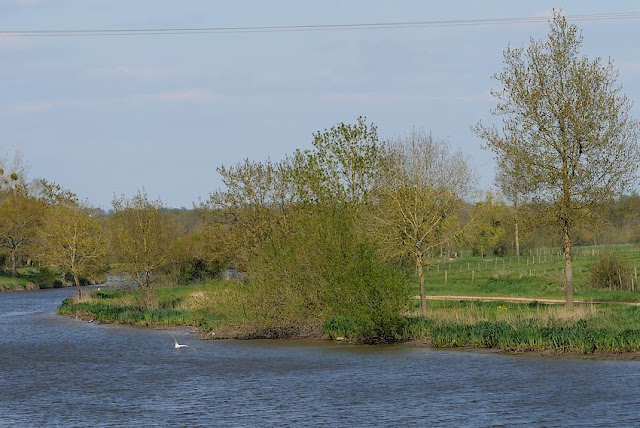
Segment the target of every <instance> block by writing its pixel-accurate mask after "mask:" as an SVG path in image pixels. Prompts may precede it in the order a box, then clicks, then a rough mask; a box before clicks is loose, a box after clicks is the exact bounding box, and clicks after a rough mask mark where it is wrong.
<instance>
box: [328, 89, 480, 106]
mask: <svg viewBox="0 0 640 428" xmlns="http://www.w3.org/2000/svg"><path fill="white" fill-rule="evenodd" d="M491 100H492V98H491V95H490V94H489V93H488V92H487V93H480V94H469V95H413V94H398V93H379V92H335V93H329V94H323V95H320V96H319V101H321V102H328V103H335V104H340V105H352V106H363V105H364V106H367V105H369V106H370V105H377V106H384V105H398V104H419V103H433V102H441V103H447V102H464V103H486V102H489V101H491Z"/></svg>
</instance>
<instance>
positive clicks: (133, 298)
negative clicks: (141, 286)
mask: <svg viewBox="0 0 640 428" xmlns="http://www.w3.org/2000/svg"><path fill="white" fill-rule="evenodd" d="M220 287H221V284H220V283H218V282H214V283H211V284H206V285H198V286H183V287H168V288H159V289H157V290H156V297H157V300H158V306H159V307H158V308H154V309H144V308H141V307H140V305H139V304H137V302H138V293H137V292H135V291H127V290H99V291H95V292H93V293H92V294H91V296H90V297H89V298H88V299H87V298H85V299H81V300H80V301H77V300H76V299H74V298H69V299H65V300H64V301H63V302H62V304H61V305H60V307H58V314H60V315H70V316H81V317H85V318H92V319H95V320H97V321H100V322H103V323H119V324H130V325H145V326H191V327H197V328H201V329H202V330H205V331H209V330H213V329H214V328H217V327H218V325H219V324H220V321H221V317H220V316H218V315H216V314H214V313H212V312H211V311H210V310H209V308H207V307H206V306H205V305H204V304H202V299H203V298H205V299H206V295H207V293H209V292H211V291H213V290H216V289H219V288H220Z"/></svg>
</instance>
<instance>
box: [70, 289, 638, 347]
mask: <svg viewBox="0 0 640 428" xmlns="http://www.w3.org/2000/svg"><path fill="white" fill-rule="evenodd" d="M239 286H240V285H238V284H235V283H229V282H213V283H210V284H206V285H198V286H185V287H173V288H163V289H158V290H157V297H158V308H156V309H146V310H143V309H141V308H140V306H139V305H138V304H137V295H136V293H135V292H131V291H123V290H103V291H97V292H94V293H93V294H92V296H90V297H89V298H88V299H85V300H83V301H75V300H74V299H67V300H65V301H64V302H63V304H62V305H61V306H60V307H59V309H58V313H59V314H62V315H71V316H79V317H83V318H90V319H95V320H97V321H100V322H105V323H121V324H130V325H144V326H191V327H196V328H199V329H201V330H202V331H203V332H204V333H206V332H209V331H213V330H215V331H216V332H217V333H219V331H218V330H219V329H220V330H221V331H222V334H218V335H217V337H220V336H223V337H225V336H226V337H252V332H251V330H247V329H242V328H241V327H238V326H237V325H233V326H230V325H229V324H228V320H227V319H226V317H225V315H224V314H222V313H221V312H220V308H221V305H222V306H224V304H225V303H224V302H225V297H224V296H227V297H229V296H232V293H233V292H234V290H235V289H237V287H239ZM359 321H360V320H357V319H350V318H347V317H334V318H331V319H329V320H328V321H327V322H325V323H324V328H323V331H322V333H320V334H324V335H325V336H328V337H330V338H334V339H335V338H338V337H343V338H345V339H346V340H350V341H358V337H357V335H358V333H357V331H358V328H359ZM247 328H249V329H250V328H251V325H248V327H247ZM225 331H226V332H232V333H228V334H226V335H225V333H224V332H225ZM253 333H255V332H253ZM398 340H400V341H411V340H415V341H428V342H430V343H431V344H432V345H433V346H435V347H441V348H457V347H476V348H495V349H501V350H504V351H512V352H526V351H551V352H554V353H571V354H598V353H623V352H638V351H640V307H636V306H626V305H617V304H605V305H583V306H576V307H574V308H572V309H567V308H565V307H564V306H563V305H543V304H539V303H531V304H515V303H501V302H469V301H461V302H458V301H431V302H429V314H428V316H427V317H420V316H417V315H416V313H415V312H413V314H407V316H405V317H404V318H402V322H401V325H400V326H399V336H398Z"/></svg>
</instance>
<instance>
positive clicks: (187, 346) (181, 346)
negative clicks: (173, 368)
mask: <svg viewBox="0 0 640 428" xmlns="http://www.w3.org/2000/svg"><path fill="white" fill-rule="evenodd" d="M169 335H170V336H171V337H173V342H174V345H173V347H174V348H176V349H180V348H189V349H193V350H194V351H195V350H196V349H195V348H192V347H191V346H189V345H181V344H179V343H178V339H176V337H175V336H174V335H173V334H171V333H169Z"/></svg>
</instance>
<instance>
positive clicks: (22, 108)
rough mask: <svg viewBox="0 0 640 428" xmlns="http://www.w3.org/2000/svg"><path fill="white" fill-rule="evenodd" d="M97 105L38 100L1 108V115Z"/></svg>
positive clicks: (91, 102) (73, 101) (78, 101)
mask: <svg viewBox="0 0 640 428" xmlns="http://www.w3.org/2000/svg"><path fill="white" fill-rule="evenodd" d="M92 104H95V102H94V101H90V100H36V101H25V102H20V103H15V104H9V105H6V106H0V114H15V113H39V112H42V111H47V110H52V109H55V108H59V107H76V106H88V105H92Z"/></svg>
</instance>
